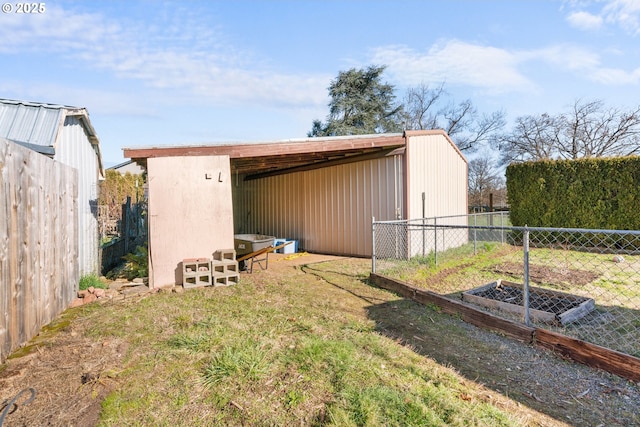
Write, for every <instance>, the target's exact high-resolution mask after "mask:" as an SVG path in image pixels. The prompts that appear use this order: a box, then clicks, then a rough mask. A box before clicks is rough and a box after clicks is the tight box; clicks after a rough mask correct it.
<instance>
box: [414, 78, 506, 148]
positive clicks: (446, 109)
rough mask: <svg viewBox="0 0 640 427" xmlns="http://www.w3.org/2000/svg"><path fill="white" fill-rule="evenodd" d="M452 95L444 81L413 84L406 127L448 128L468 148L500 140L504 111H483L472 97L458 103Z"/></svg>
mask: <svg viewBox="0 0 640 427" xmlns="http://www.w3.org/2000/svg"><path fill="white" fill-rule="evenodd" d="M448 96H449V94H448V92H447V91H446V90H445V88H444V83H441V84H440V85H438V86H437V87H435V88H430V87H429V86H428V85H426V84H424V83H422V84H420V85H419V86H417V87H413V88H409V89H408V90H407V92H406V95H405V97H404V101H403V107H404V108H403V121H404V125H405V128H406V129H412V130H422V129H444V130H445V132H447V134H448V135H449V136H450V137H451V139H453V140H454V141H455V143H456V145H457V146H458V148H459V149H460V150H461V151H468V152H471V151H474V150H475V149H477V148H478V147H479V146H480V145H482V144H483V143H492V142H494V141H497V140H498V135H499V133H500V132H501V131H502V129H503V128H504V126H505V113H504V112H502V111H496V112H493V113H491V114H479V113H478V110H477V108H476V107H475V106H474V105H473V103H472V102H471V100H469V99H467V100H465V101H462V102H460V103H458V104H456V103H455V102H453V101H451V100H447V98H448Z"/></svg>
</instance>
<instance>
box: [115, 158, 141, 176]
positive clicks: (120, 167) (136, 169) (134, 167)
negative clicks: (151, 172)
mask: <svg viewBox="0 0 640 427" xmlns="http://www.w3.org/2000/svg"><path fill="white" fill-rule="evenodd" d="M107 170H114V171H116V172H118V173H119V174H120V175H126V173H127V172H129V173H130V174H131V175H140V174H141V173H144V168H143V167H142V166H140V165H139V164H137V163H134V162H133V160H127V161H126V162H123V163H120V164H117V165H115V166H111V167H108V168H107Z"/></svg>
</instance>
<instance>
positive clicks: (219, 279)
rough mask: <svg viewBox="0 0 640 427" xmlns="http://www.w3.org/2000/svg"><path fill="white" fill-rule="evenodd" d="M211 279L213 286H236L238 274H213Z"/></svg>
mask: <svg viewBox="0 0 640 427" xmlns="http://www.w3.org/2000/svg"><path fill="white" fill-rule="evenodd" d="M212 277H213V285H214V286H230V285H237V284H238V282H239V281H240V274H239V273H222V274H221V273H214V275H213V276H212Z"/></svg>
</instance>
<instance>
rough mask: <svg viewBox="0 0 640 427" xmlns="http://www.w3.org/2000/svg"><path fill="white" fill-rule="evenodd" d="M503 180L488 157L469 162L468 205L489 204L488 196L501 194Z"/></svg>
mask: <svg viewBox="0 0 640 427" xmlns="http://www.w3.org/2000/svg"><path fill="white" fill-rule="evenodd" d="M503 187H504V179H503V178H502V177H501V176H500V174H499V173H498V171H497V170H496V168H495V167H494V165H493V162H492V161H491V159H489V158H488V157H478V158H476V159H473V160H471V161H470V162H469V205H470V206H485V205H488V204H489V194H491V193H494V194H498V193H501V192H503V191H502V190H503Z"/></svg>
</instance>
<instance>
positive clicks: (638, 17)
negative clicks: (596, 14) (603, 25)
mask: <svg viewBox="0 0 640 427" xmlns="http://www.w3.org/2000/svg"><path fill="white" fill-rule="evenodd" d="M606 3H607V4H606V5H605V7H604V8H603V9H602V12H603V14H604V16H605V21H606V22H607V23H612V24H616V25H619V26H620V27H622V29H624V30H625V31H627V32H629V33H630V34H633V35H636V36H637V35H640V0H609V1H607V2H606Z"/></svg>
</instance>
